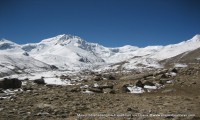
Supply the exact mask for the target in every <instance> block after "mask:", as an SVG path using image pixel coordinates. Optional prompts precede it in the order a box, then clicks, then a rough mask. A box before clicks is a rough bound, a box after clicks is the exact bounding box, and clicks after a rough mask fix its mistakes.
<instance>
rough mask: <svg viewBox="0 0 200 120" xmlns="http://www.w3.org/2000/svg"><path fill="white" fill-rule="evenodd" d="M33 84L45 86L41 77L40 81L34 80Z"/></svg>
mask: <svg viewBox="0 0 200 120" xmlns="http://www.w3.org/2000/svg"><path fill="white" fill-rule="evenodd" d="M33 82H34V83H36V84H41V85H44V84H46V83H45V81H44V78H43V77H41V78H40V79H35V80H34V81H33Z"/></svg>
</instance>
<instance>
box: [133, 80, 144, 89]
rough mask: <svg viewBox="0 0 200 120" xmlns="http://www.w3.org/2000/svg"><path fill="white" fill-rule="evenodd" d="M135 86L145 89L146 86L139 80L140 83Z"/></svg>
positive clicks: (137, 82)
mask: <svg viewBox="0 0 200 120" xmlns="http://www.w3.org/2000/svg"><path fill="white" fill-rule="evenodd" d="M135 86H137V87H141V88H143V87H144V84H143V83H142V81H141V80H138V81H136V83H135Z"/></svg>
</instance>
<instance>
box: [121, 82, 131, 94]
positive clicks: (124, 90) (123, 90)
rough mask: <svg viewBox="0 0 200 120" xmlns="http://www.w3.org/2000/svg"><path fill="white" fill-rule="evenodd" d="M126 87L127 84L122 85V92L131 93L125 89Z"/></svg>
mask: <svg viewBox="0 0 200 120" xmlns="http://www.w3.org/2000/svg"><path fill="white" fill-rule="evenodd" d="M128 86H129V85H128V84H125V85H123V86H122V92H124V93H127V92H131V91H130V90H129V89H128V88H127V87H128Z"/></svg>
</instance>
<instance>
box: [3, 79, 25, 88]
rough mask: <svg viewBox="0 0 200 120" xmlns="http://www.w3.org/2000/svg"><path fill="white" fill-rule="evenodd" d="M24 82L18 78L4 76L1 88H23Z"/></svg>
mask: <svg viewBox="0 0 200 120" xmlns="http://www.w3.org/2000/svg"><path fill="white" fill-rule="evenodd" d="M21 86H22V82H21V81H20V80H19V79H17V78H4V79H1V80H0V88H3V89H10V88H12V89H15V88H21Z"/></svg>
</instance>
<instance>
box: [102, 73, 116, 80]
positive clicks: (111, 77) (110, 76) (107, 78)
mask: <svg viewBox="0 0 200 120" xmlns="http://www.w3.org/2000/svg"><path fill="white" fill-rule="evenodd" d="M103 77H104V78H105V79H106V80H116V78H115V77H114V76H112V75H110V74H105V75H103Z"/></svg>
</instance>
